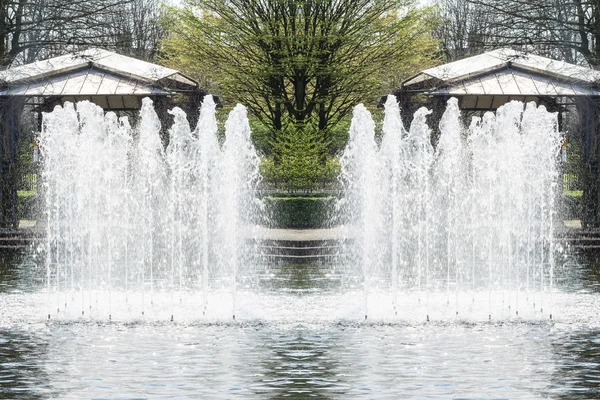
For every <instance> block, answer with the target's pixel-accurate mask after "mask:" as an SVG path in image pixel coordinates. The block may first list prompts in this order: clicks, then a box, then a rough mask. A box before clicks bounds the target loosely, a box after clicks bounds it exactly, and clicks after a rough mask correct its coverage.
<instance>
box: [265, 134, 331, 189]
mask: <svg viewBox="0 0 600 400" xmlns="http://www.w3.org/2000/svg"><path fill="white" fill-rule="evenodd" d="M324 137H325V136H324V135H322V134H321V132H319V131H318V130H317V129H316V128H315V127H311V126H305V125H296V124H287V125H286V126H285V127H284V128H283V129H282V130H281V131H280V132H279V134H278V135H276V136H274V139H273V141H272V142H271V149H272V150H271V154H270V155H269V156H267V157H265V158H264V159H263V161H262V165H261V172H262V174H263V177H265V179H266V180H267V181H268V182H270V183H271V184H273V185H274V186H276V187H278V188H281V189H286V190H288V191H290V192H297V191H305V192H310V191H312V190H314V189H317V188H319V187H323V186H324V185H326V184H327V183H330V182H332V181H334V180H335V179H336V177H337V176H338V174H339V164H338V160H337V159H336V158H335V157H332V156H331V154H330V153H329V151H328V149H329V142H328V141H327V140H326V139H325V138H324Z"/></svg>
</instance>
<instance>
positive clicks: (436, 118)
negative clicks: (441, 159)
mask: <svg viewBox="0 0 600 400" xmlns="http://www.w3.org/2000/svg"><path fill="white" fill-rule="evenodd" d="M447 102H448V98H447V97H446V96H432V97H431V98H430V99H429V101H428V107H429V108H430V109H431V111H432V112H431V114H430V115H429V121H428V122H429V126H430V127H431V144H432V145H433V147H437V144H438V142H439V140H440V121H441V120H442V116H443V115H444V112H445V111H446V103H447Z"/></svg>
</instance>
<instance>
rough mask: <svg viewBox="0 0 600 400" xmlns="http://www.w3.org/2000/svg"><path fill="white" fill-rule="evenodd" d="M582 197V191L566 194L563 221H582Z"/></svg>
mask: <svg viewBox="0 0 600 400" xmlns="http://www.w3.org/2000/svg"><path fill="white" fill-rule="evenodd" d="M581 195H582V193H581V192H580V191H569V192H565V193H564V196H563V202H562V210H561V211H562V218H563V219H581Z"/></svg>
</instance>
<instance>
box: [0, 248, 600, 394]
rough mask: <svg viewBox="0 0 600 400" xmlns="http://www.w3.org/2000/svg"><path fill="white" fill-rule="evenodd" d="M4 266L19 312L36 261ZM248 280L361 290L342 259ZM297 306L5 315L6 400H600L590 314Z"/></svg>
mask: <svg viewBox="0 0 600 400" xmlns="http://www.w3.org/2000/svg"><path fill="white" fill-rule="evenodd" d="M3 260H4V263H3V264H2V265H1V266H0V279H1V285H0V292H1V293H0V312H1V313H8V312H11V310H9V309H8V308H7V306H6V304H12V303H8V299H9V298H11V296H13V297H14V296H18V294H15V293H18V291H25V290H28V287H29V286H30V285H29V284H27V282H31V278H32V275H33V277H35V275H36V274H35V272H32V271H35V268H34V267H32V265H31V262H32V260H31V259H27V258H24V257H23V256H18V255H16V256H15V255H13V256H5V257H4V258H3ZM587 261H588V262H589V264H587V265H583V266H577V267H568V270H569V271H570V272H569V273H570V274H571V276H572V277H575V278H577V279H575V280H574V282H575V281H576V283H575V284H573V285H571V286H570V289H569V290H571V291H573V292H579V291H581V292H588V293H589V292H595V291H597V287H598V285H597V282H598V281H597V280H596V276H597V275H595V274H597V271H598V267H597V264H594V263H593V261H594V260H593V259H587ZM595 271H596V272H595ZM565 276H566V275H565ZM242 279H244V278H243V277H242ZM246 279H247V282H246V284H247V285H249V286H253V287H258V288H259V290H260V291H263V292H265V293H271V294H273V295H275V296H276V297H280V298H281V299H282V300H285V299H289V298H291V297H294V298H297V297H303V298H306V299H307V303H308V304H311V303H312V304H314V307H321V305H320V303H319V302H318V301H320V300H321V299H322V298H323V297H324V295H329V296H331V295H332V294H334V293H336V291H340V290H344V288H347V287H352V285H354V283H353V280H352V279H351V277H350V278H348V276H347V274H346V273H345V271H344V269H343V268H341V267H339V266H335V265H328V266H324V265H307V264H302V265H291V264H281V265H270V266H263V267H261V268H257V269H255V274H249V276H248V277H247V278H246ZM34 282H35V281H34ZM34 286H35V284H34ZM575 298H577V297H575ZM282 303H284V304H296V303H294V302H289V303H285V302H282ZM14 312H16V313H18V312H20V310H18V309H17V310H14ZM287 312H288V317H287V318H286V319H281V320H277V319H270V320H264V319H261V318H256V319H252V320H249V321H248V322H245V323H244V322H241V323H240V322H226V323H223V322H222V323H210V322H207V321H199V320H198V321H187V322H180V323H177V322H175V323H170V322H168V321H153V322H150V321H146V322H141V321H130V322H113V323H108V322H92V321H87V322H75V323H73V322H60V321H54V322H51V323H46V322H44V321H43V320H42V319H39V320H35V321H30V320H28V319H27V318H28V317H24V319H23V320H22V321H21V322H19V321H20V320H19V319H18V318H12V319H11V318H4V317H6V315H0V398H7V399H24V398H26V399H29V398H32V399H38V398H39V399H42V398H59V399H85V398H152V399H155V398H207V399H231V398H240V399H283V398H289V399H306V398H317V399H348V398H364V399H401V398H435V399H447V398H478V399H480V398H486V399H487V398H489V399H492V398H494V399H496V398H511V399H538V398H539V399H542V398H557V399H571V398H585V399H597V398H600V365H599V363H600V328H599V326H600V324H598V323H595V324H590V323H589V321H590V320H589V319H581V320H578V319H570V320H563V321H559V322H556V323H550V322H548V321H543V320H538V321H529V322H523V321H520V322H519V321H504V322H498V323H481V322H472V323H469V322H464V321H463V322H451V321H446V322H435V321H432V322H431V323H429V324H427V323H424V322H423V323H414V324H412V323H408V322H406V321H405V322H400V323H381V322H379V323H375V322H362V321H349V320H339V321H336V320H335V319H333V320H332V319H328V320H326V321H319V320H318V319H317V320H315V321H312V322H310V321H309V320H307V319H306V318H302V315H299V314H298V315H297V318H296V319H294V318H293V317H294V315H296V314H295V313H296V312H298V313H299V312H301V311H300V310H294V309H291V310H287ZM302 312H306V310H303V311H302ZM41 313H42V314H43V311H42V312H41ZM290 315H291V317H290ZM597 320H598V319H596V321H597ZM582 321H585V322H582Z"/></svg>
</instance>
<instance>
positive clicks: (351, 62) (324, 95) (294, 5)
mask: <svg viewBox="0 0 600 400" xmlns="http://www.w3.org/2000/svg"><path fill="white" fill-rule="evenodd" d="M168 14H169V17H168V18H167V19H166V21H165V27H166V28H167V30H168V38H167V39H166V40H165V41H164V51H165V53H164V54H165V62H166V63H167V64H169V65H170V66H173V67H174V68H177V69H179V70H182V71H185V72H187V73H188V74H190V75H191V76H194V77H195V78H197V79H198V80H199V81H200V82H201V83H202V84H203V85H204V86H206V87H207V88H209V89H210V90H211V91H213V92H216V93H219V94H220V95H221V96H223V97H224V98H225V99H226V100H227V99H231V100H232V101H235V102H241V103H243V104H245V105H246V106H247V107H248V108H249V110H250V111H251V113H252V114H253V115H254V116H255V117H256V118H258V119H259V120H260V121H261V122H262V123H263V124H264V125H265V126H266V127H267V128H268V129H269V131H271V132H273V133H276V132H280V131H281V130H282V128H283V126H284V125H285V124H286V123H287V121H292V122H293V123H296V124H298V126H302V129H303V131H304V132H307V131H317V132H321V133H322V134H324V136H327V132H329V131H330V128H332V127H333V126H335V125H336V124H337V123H338V122H339V121H340V120H341V119H343V118H344V116H347V115H348V114H349V112H350V111H351V109H352V107H353V106H354V105H356V104H357V103H360V102H368V103H375V101H376V100H377V98H378V96H380V95H382V94H385V93H387V92H389V91H390V90H391V89H392V88H394V87H396V86H397V85H398V84H399V83H400V81H401V79H403V78H406V77H408V76H409V75H411V74H413V73H415V72H417V71H418V70H420V69H422V68H425V67H428V66H430V65H432V64H433V63H435V61H436V54H437V52H436V50H437V42H436V41H435V39H434V38H433V35H432V34H431V33H432V31H433V30H434V29H435V26H436V23H437V20H436V18H435V16H434V15H435V12H434V10H432V9H431V8H418V7H415V4H414V3H413V2H412V0H188V1H187V3H185V6H184V7H182V8H171V9H170V10H169V12H168ZM308 126H312V127H313V128H311V129H310V130H307V127H308ZM326 139H327V138H326Z"/></svg>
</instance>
